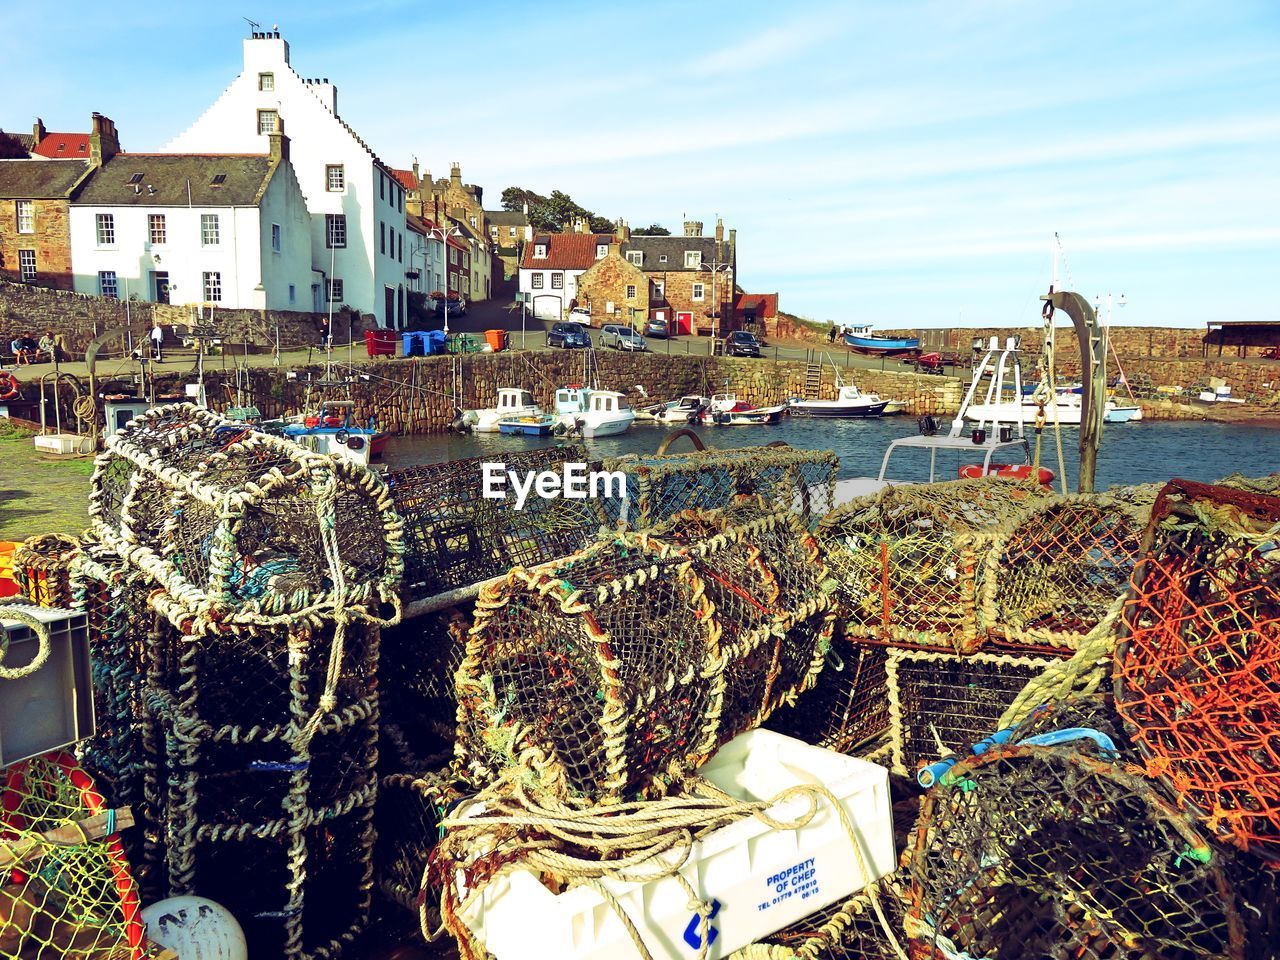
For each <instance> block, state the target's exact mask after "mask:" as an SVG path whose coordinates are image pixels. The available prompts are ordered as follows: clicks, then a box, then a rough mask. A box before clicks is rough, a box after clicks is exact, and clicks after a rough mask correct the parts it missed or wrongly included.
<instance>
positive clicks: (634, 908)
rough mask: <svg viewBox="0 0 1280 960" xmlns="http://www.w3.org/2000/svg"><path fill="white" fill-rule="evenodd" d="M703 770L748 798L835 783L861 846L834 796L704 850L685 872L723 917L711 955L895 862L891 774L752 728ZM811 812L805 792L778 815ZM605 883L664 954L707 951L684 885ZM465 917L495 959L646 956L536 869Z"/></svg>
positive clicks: (778, 925)
mask: <svg viewBox="0 0 1280 960" xmlns="http://www.w3.org/2000/svg"><path fill="white" fill-rule="evenodd" d="M699 772H700V773H701V774H702V775H703V776H704V777H706V778H707V779H708V780H710V781H711V782H712V783H714V784H716V785H717V786H718V787H720V788H721V789H722V790H724V791H725V792H726V793H729V794H730V795H732V796H734V797H737V798H739V799H742V800H750V801H768V800H771V799H772V798H773V797H775V796H777V795H778V794H779V793H781V792H782V791H784V790H786V789H787V788H789V787H794V786H797V785H800V784H811V785H816V786H822V787H825V788H826V789H827V790H829V791H830V792H831V794H832V795H833V796H834V797H835V798H836V800H837V801H838V802H839V804H840V805H841V806H842V807H843V808H844V810H845V813H846V814H847V816H848V819H849V822H850V823H851V824H852V826H853V830H854V833H855V835H856V837H857V840H858V844H859V847H860V849H861V851H862V856H861V857H859V856H858V855H857V854H856V853H855V851H854V849H853V843H852V840H851V838H850V836H849V833H848V831H847V830H846V829H845V827H844V826H843V825H842V823H841V820H840V817H839V815H838V813H837V812H836V810H835V809H834V808H833V807H832V805H831V804H830V803H829V802H826V801H823V802H820V805H819V809H818V812H817V814H816V815H815V816H814V817H813V819H812V820H811V821H810V822H809V823H808V824H807V825H806V826H804V827H802V828H800V829H798V830H774V829H772V828H770V827H768V826H766V825H765V824H764V823H763V822H761V821H760V820H758V819H756V818H755V817H750V818H747V819H745V820H739V821H737V822H736V823H732V824H730V825H729V826H727V827H722V828H721V829H719V830H716V831H714V832H713V833H710V834H708V835H707V836H706V837H704V838H703V839H702V840H700V841H698V842H697V843H695V844H694V847H693V850H692V852H691V854H690V856H689V859H688V862H687V863H686V865H685V866H684V867H683V868H682V869H681V870H680V873H681V875H682V876H683V877H684V878H685V879H686V880H687V881H688V882H689V883H690V885H691V886H692V887H693V889H694V890H695V891H696V892H697V894H698V896H699V897H700V898H702V900H703V901H705V902H707V903H710V904H711V906H712V909H713V911H714V914H713V916H712V919H711V923H710V930H709V932H708V938H709V940H710V943H709V945H708V950H707V957H708V958H710V960H715V958H719V957H727V956H728V955H729V954H731V953H733V951H735V950H738V949H740V948H741V947H744V946H746V945H747V944H749V943H753V942H755V941H756V940H759V939H761V938H762V937H766V936H768V935H769V934H771V933H773V932H775V931H777V930H781V929H782V928H784V927H786V926H788V925H790V924H792V923H794V922H795V921H796V920H799V919H801V918H802V917H805V916H807V915H809V914H811V913H814V912H815V911H817V910H820V909H822V908H823V907H825V906H827V905H828V904H831V903H834V902H836V901H837V900H843V899H846V898H848V897H849V896H850V895H851V894H853V893H855V892H857V891H858V890H861V889H862V888H863V887H865V886H866V885H867V884H869V883H871V882H872V881H873V880H876V879H878V878H880V877H883V876H886V875H887V874H889V873H890V872H892V870H893V869H894V867H895V865H896V857H895V853H894V846H893V819H892V814H891V810H890V804H889V776H888V772H887V771H886V770H885V769H884V768H883V767H880V766H877V765H876V764H874V763H868V762H867V761H865V760H858V759H855V758H853V757H846V756H843V755H842V754H838V753H835V752H833V751H830V750H824V749H822V748H820V747H814V746H810V745H809V744H807V743H804V742H803V741H800V740H795V739H792V738H791V737H786V736H783V735H781V734H778V733H773V732H771V731H768V730H752V731H750V732H748V733H744V734H742V735H740V736H738V737H736V738H734V739H733V740H732V741H730V742H729V743H728V744H726V745H725V746H724V747H723V748H721V749H720V751H719V752H718V753H717V754H716V755H715V757H713V758H712V759H711V761H710V762H709V763H707V764H706V765H705V766H704V767H702V769H701V770H700V771H699ZM808 805H809V801H808V800H807V799H806V798H805V797H795V798H792V799H791V800H788V801H787V802H785V803H781V804H775V805H774V806H773V807H771V808H770V810H769V813H770V814H771V815H772V816H773V817H775V818H777V819H779V820H783V821H787V820H794V819H795V818H797V817H798V816H800V815H801V814H802V813H803V812H804V811H805V810H806V809H808ZM864 865H865V867H866V869H864ZM459 882H460V881H459ZM604 886H605V887H606V889H608V890H609V892H610V893H611V894H612V895H613V896H614V897H615V898H616V899H617V900H618V902H619V903H620V904H621V905H622V908H623V910H624V911H625V912H626V914H627V916H628V918H629V919H630V920H631V922H632V923H633V924H634V925H635V927H636V929H637V931H638V932H639V934H640V937H641V939H642V940H643V941H644V943H645V945H646V946H647V947H648V949H649V951H650V952H651V953H652V955H653V956H654V957H655V958H657V957H670V958H679V960H688V958H694V957H697V956H698V955H699V952H700V950H701V947H702V941H701V936H700V926H699V925H700V919H699V916H698V915H697V914H696V913H694V912H693V911H692V910H691V909H690V906H689V895H688V893H687V892H686V891H685V889H684V888H683V886H682V885H681V884H680V883H679V882H678V881H677V880H676V879H675V878H673V877H667V878H664V879H661V880H655V881H651V882H649V883H645V884H640V883H622V882H617V881H610V880H606V881H604ZM462 892H463V893H464V896H465V889H463V890H462ZM463 919H464V920H465V921H466V922H467V924H468V925H469V926H470V927H471V929H472V930H474V931H475V932H476V933H477V934H478V935H479V937H480V939H481V940H482V941H483V942H484V944H485V946H486V947H487V948H488V951H489V953H491V954H492V955H493V956H495V957H496V958H497V960H624V958H633V957H637V956H639V953H638V951H637V950H636V948H635V945H634V944H633V943H632V941H631V937H630V935H629V934H628V932H627V930H626V928H625V927H624V926H623V923H622V920H621V918H620V917H619V916H618V914H617V913H616V912H615V911H614V910H613V909H612V908H611V907H610V906H609V905H608V904H607V903H605V901H604V899H603V898H602V897H601V896H600V895H599V894H598V893H596V892H595V891H594V890H592V889H590V888H587V887H578V888H575V889H572V890H569V891H567V892H565V893H562V894H558V895H557V894H555V893H552V892H551V891H550V890H548V889H547V888H546V887H545V886H544V885H543V884H542V883H541V882H539V880H538V878H537V877H535V876H534V875H533V874H530V873H524V872H517V873H512V874H509V875H507V876H505V877H501V878H499V879H497V880H495V881H494V882H492V883H491V884H489V886H488V887H486V888H485V891H484V893H483V894H482V895H481V896H480V897H478V898H477V900H476V902H475V903H474V904H472V906H471V908H470V909H469V910H468V911H466V912H465V913H464V915H463Z"/></svg>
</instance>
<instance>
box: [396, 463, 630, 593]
mask: <svg viewBox="0 0 1280 960" xmlns="http://www.w3.org/2000/svg"><path fill="white" fill-rule="evenodd" d="M494 461H495V458H494V457H492V456H489V457H475V458H472V459H468V460H452V461H449V462H447V463H436V464H430V465H427V466H417V467H408V468H406V469H403V470H395V471H392V472H391V473H390V474H389V476H388V479H387V485H388V487H389V488H390V490H391V496H392V499H393V501H394V503H395V506H396V509H397V510H398V511H399V513H400V515H401V516H402V517H404V518H405V540H406V545H407V550H406V554H405V578H404V590H405V596H406V597H408V598H409V599H413V600H421V599H424V598H426V597H433V596H435V595H437V594H442V593H446V592H447V591H450V590H456V589H459V588H461V587H468V586H471V585H472V584H476V583H480V582H482V581H485V580H490V579H492V578H494V577H497V576H500V575H502V574H504V573H506V572H507V571H508V570H510V569H511V568H512V567H516V566H526V567H527V566H533V565H535V564H539V563H545V562H547V561H549V560H554V559H556V558H558V557H563V556H566V555H568V554H570V553H573V552H574V551H576V550H579V549H581V548H582V547H583V546H585V545H586V544H587V543H588V542H589V541H590V540H592V539H593V538H594V537H595V536H596V534H597V532H598V531H599V528H600V526H601V524H602V523H607V522H609V521H608V520H607V518H606V517H605V515H604V514H603V513H602V512H601V502H602V501H600V500H599V499H596V498H583V499H572V498H568V497H541V496H539V495H538V494H537V493H536V492H534V491H532V490H530V492H529V495H528V497H527V499H526V500H525V501H524V503H523V505H522V506H521V508H519V509H517V507H516V502H517V501H516V494H515V492H514V491H513V489H512V487H511V484H510V483H506V484H505V485H504V486H502V487H501V488H500V489H502V490H503V491H504V492H505V494H506V495H505V497H503V498H487V497H485V495H484V492H485V480H484V477H485V474H484V467H485V464H488V463H493V462H494ZM501 462H502V464H503V468H504V469H505V470H507V471H514V472H515V473H516V474H518V475H520V476H521V477H523V476H524V475H525V474H526V473H528V472H531V471H533V472H540V471H553V472H556V473H559V472H560V471H561V470H562V469H563V467H564V465H565V464H568V463H574V464H581V463H588V464H589V463H590V461H589V460H588V457H587V453H586V450H585V449H583V448H582V447H581V446H577V445H569V446H556V447H546V448H543V449H538V450H520V451H506V452H504V453H503V454H502V460H501ZM593 466H594V465H593ZM522 482H523V481H522ZM494 489H495V491H496V490H498V489H499V488H498V487H497V486H495V487H494Z"/></svg>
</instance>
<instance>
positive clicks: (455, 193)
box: [414, 163, 502, 300]
mask: <svg viewBox="0 0 1280 960" xmlns="http://www.w3.org/2000/svg"><path fill="white" fill-rule="evenodd" d="M414 175H415V176H417V164H416V163H415V164H414ZM419 183H420V185H421V186H420V192H421V194H422V200H423V203H424V204H429V205H430V206H431V209H432V211H433V213H432V214H428V216H434V218H435V219H436V220H437V221H439V222H443V221H445V220H446V219H448V218H452V219H453V220H454V221H455V224H454V226H455V227H456V229H457V231H458V232H459V233H460V234H461V235H462V238H463V240H464V242H465V243H466V244H467V247H468V254H469V261H470V264H471V266H470V274H469V277H468V279H467V281H466V284H465V286H466V287H467V288H468V293H467V294H466V296H467V299H468V300H487V299H489V294H490V291H491V289H492V285H493V277H494V275H495V273H497V272H499V271H500V270H501V269H502V266H501V263H500V262H499V263H498V264H495V263H494V260H495V259H496V258H495V256H494V250H495V247H494V245H493V242H492V239H491V238H490V236H489V227H488V214H487V212H486V211H485V209H484V188H483V187H479V186H476V185H475V184H473V183H463V182H462V167H461V165H459V164H457V163H454V164H450V166H449V177H448V179H445V178H443V177H442V178H440V179H439V180H432V179H431V174H430V172H424V173H423V174H422V177H421V179H420V180H419Z"/></svg>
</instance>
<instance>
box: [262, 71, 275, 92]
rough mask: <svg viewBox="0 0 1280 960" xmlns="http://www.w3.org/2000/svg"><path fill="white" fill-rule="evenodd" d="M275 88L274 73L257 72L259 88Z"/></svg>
mask: <svg viewBox="0 0 1280 960" xmlns="http://www.w3.org/2000/svg"><path fill="white" fill-rule="evenodd" d="M275 88H276V75H275V74H274V73H260V74H258V89H259V90H274V89H275Z"/></svg>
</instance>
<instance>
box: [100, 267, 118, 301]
mask: <svg viewBox="0 0 1280 960" xmlns="http://www.w3.org/2000/svg"><path fill="white" fill-rule="evenodd" d="M98 294H99V295H100V296H104V297H111V298H112V299H113V300H118V299H119V298H120V294H119V293H118V292H117V289H116V272H115V271H114V270H99V271H98Z"/></svg>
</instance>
